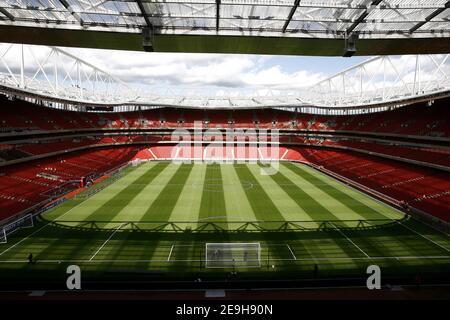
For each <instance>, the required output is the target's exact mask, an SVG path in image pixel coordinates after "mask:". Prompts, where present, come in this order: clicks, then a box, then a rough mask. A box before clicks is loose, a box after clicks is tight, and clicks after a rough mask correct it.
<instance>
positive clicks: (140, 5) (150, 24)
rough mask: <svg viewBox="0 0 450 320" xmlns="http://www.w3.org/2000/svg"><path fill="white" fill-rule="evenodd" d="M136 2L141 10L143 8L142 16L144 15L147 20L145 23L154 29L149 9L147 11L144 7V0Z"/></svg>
mask: <svg viewBox="0 0 450 320" xmlns="http://www.w3.org/2000/svg"><path fill="white" fill-rule="evenodd" d="M136 3H137V5H138V7H139V10H141V13H142V16H143V18H144V20H145V23H146V24H147V26H148V27H149V28H150V29H153V25H152V23H151V22H150V19H149V18H148V15H147V11H145V8H144V5H143V4H142V1H141V0H136Z"/></svg>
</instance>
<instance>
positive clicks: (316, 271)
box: [314, 264, 319, 278]
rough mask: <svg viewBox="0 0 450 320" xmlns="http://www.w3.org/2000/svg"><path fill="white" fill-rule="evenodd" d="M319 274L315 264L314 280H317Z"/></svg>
mask: <svg viewBox="0 0 450 320" xmlns="http://www.w3.org/2000/svg"><path fill="white" fill-rule="evenodd" d="M318 274H319V266H318V265H317V264H315V265H314V278H317V275H318Z"/></svg>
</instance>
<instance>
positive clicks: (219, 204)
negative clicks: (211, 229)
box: [198, 164, 227, 227]
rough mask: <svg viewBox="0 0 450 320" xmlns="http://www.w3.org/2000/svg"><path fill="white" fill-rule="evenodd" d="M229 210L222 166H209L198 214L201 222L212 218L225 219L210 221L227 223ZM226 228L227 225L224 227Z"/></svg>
mask: <svg viewBox="0 0 450 320" xmlns="http://www.w3.org/2000/svg"><path fill="white" fill-rule="evenodd" d="M226 215H227V208H226V205H225V197H224V195H223V185H222V173H221V171H220V164H208V165H207V167H206V172H205V181H204V183H203V192H202V201H201V204H200V210H199V214H198V219H199V221H201V220H203V221H205V220H207V219H208V218H211V217H224V218H223V219H221V218H216V219H213V220H209V221H211V222H214V221H218V220H221V221H226ZM224 227H226V225H224Z"/></svg>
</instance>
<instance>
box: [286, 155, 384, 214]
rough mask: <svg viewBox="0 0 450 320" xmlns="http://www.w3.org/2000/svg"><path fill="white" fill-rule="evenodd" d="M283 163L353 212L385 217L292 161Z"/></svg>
mask: <svg viewBox="0 0 450 320" xmlns="http://www.w3.org/2000/svg"><path fill="white" fill-rule="evenodd" d="M284 165H285V166H286V167H288V168H289V169H290V170H292V171H293V172H295V173H296V174H298V175H299V176H301V177H302V178H303V179H305V180H306V181H308V182H310V183H312V184H315V185H316V186H317V187H318V188H320V189H321V190H322V191H323V192H325V193H326V194H328V195H329V196H331V197H333V198H335V199H338V200H339V201H340V202H342V203H344V204H345V205H346V206H347V207H349V208H350V209H351V210H353V211H354V212H357V213H358V214H359V215H361V216H362V217H364V218H365V219H380V218H387V217H386V216H385V215H384V214H382V213H380V212H379V211H377V210H375V209H373V208H372V207H370V206H368V205H366V204H365V203H363V202H361V201H359V200H358V199H357V198H356V197H351V196H349V195H348V194H346V193H344V192H342V191H341V190H339V189H338V188H336V187H335V186H333V185H331V184H330V183H329V182H328V181H326V180H322V179H319V178H318V177H316V176H315V175H313V174H312V173H310V172H309V171H307V170H305V169H304V168H302V167H301V166H299V165H297V164H293V163H284ZM324 184H325V185H324Z"/></svg>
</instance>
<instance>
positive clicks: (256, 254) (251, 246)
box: [205, 242, 261, 268]
mask: <svg viewBox="0 0 450 320" xmlns="http://www.w3.org/2000/svg"><path fill="white" fill-rule="evenodd" d="M205 266H206V268H259V267H261V244H260V243H259V242H253V243H241V242H234V243H233V242H231V243H206V264H205Z"/></svg>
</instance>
